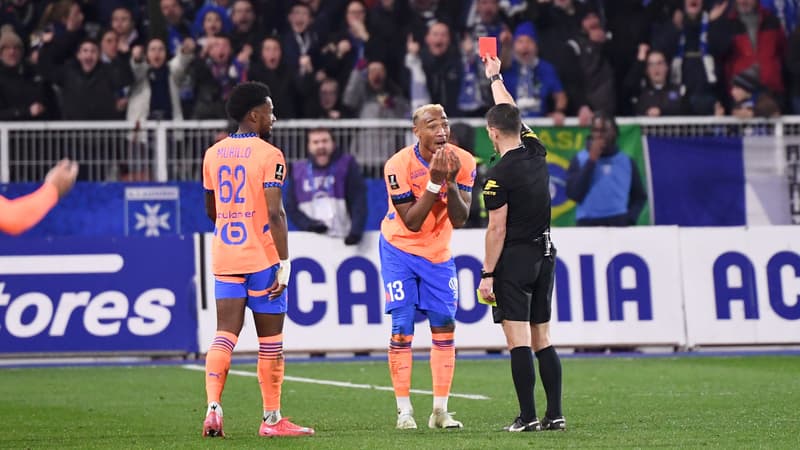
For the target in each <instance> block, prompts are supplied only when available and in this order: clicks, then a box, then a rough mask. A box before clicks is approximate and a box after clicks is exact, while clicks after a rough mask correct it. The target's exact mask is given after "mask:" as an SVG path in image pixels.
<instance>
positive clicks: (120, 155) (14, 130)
mask: <svg viewBox="0 0 800 450" xmlns="http://www.w3.org/2000/svg"><path fill="white" fill-rule="evenodd" d="M456 122H461V123H466V124H468V125H472V126H476V127H481V126H483V125H484V123H485V122H484V121H483V120H482V119H479V118H473V119H455V118H451V123H456ZM618 122H619V124H620V125H625V124H638V125H640V126H641V127H642V133H643V134H644V135H649V136H664V137H697V136H728V137H749V136H763V137H772V138H774V140H767V141H766V144H765V145H774V146H775V152H774V154H775V161H774V166H773V167H774V168H775V173H777V174H785V175H786V176H787V177H788V179H789V183H790V190H791V193H792V197H791V207H792V215H793V217H794V220H795V223H800V116H786V117H782V118H779V119H770V120H749V121H741V120H738V119H736V118H731V117H727V118H718V117H664V118H644V117H636V118H620V119H618ZM526 123H528V124H529V125H530V126H532V127H546V126H551V125H552V122H551V121H550V120H549V119H539V120H526ZM566 125H573V126H574V125H577V120H576V119H574V118H571V119H567V122H566ZM227 126H228V123H227V122H226V121H222V120H215V121H179V122H178V121H163V122H161V121H159V122H155V121H154V122H150V121H148V122H143V123H140V124H135V123H130V122H123V121H109V122H4V123H0V183H8V182H38V181H41V180H42V179H43V178H44V176H45V174H46V173H47V170H48V169H49V168H50V167H52V166H53V164H55V162H56V161H58V160H59V159H61V158H63V157H70V158H74V159H76V160H78V161H80V162H81V172H80V175H79V179H80V180H84V181H158V182H165V181H184V180H198V181H199V180H200V179H201V171H202V161H203V153H204V152H205V150H206V149H207V148H208V147H210V146H211V145H213V143H214V142H216V141H217V140H218V139H219V138H220V137H221V136H223V135H224V134H223V133H225V132H226V131H227ZM316 127H326V128H329V129H330V130H331V131H332V134H333V136H334V140H335V141H336V142H337V144H338V146H339V147H340V148H342V149H344V150H345V151H347V152H350V153H351V154H353V155H354V156H355V157H356V160H357V161H358V162H359V163H360V164H361V166H362V168H363V171H364V174H365V175H366V176H369V177H376V178H377V177H381V176H382V174H381V172H382V169H383V164H384V162H385V161H386V160H387V159H388V158H389V157H390V156H391V155H392V154H394V152H395V151H397V149H399V148H401V147H403V146H406V145H410V144H412V143H413V142H414V141H415V138H414V135H413V133H412V132H411V124H410V122H409V121H408V120H379V119H371V120H364V119H347V120H286V121H280V120H279V121H278V122H277V123H276V125H275V129H274V131H273V138H272V142H273V144H275V145H276V146H277V147H279V148H280V149H281V150H283V151H284V154H285V155H286V159H287V161H289V162H292V161H296V160H298V159H302V158H304V157H305V155H306V144H305V142H306V132H307V131H308V130H309V129H311V128H316ZM772 143H774V144H772Z"/></svg>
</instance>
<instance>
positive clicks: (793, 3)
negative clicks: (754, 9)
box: [761, 0, 800, 35]
mask: <svg viewBox="0 0 800 450" xmlns="http://www.w3.org/2000/svg"><path fill="white" fill-rule="evenodd" d="M761 7H762V8H764V9H766V10H767V11H769V12H770V13H772V14H773V15H774V16H775V17H777V18H778V20H779V21H780V22H781V26H782V27H783V32H784V33H785V34H786V35H790V34H792V33H793V32H794V30H796V29H797V23H798V20H800V1H798V0H761Z"/></svg>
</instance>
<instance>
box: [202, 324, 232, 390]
mask: <svg viewBox="0 0 800 450" xmlns="http://www.w3.org/2000/svg"><path fill="white" fill-rule="evenodd" d="M238 340H239V338H238V337H237V336H236V335H235V334H233V333H229V332H227V331H217V335H216V336H214V341H213V342H212V343H211V348H210V349H209V350H208V353H207V354H206V397H207V399H208V403H211V402H217V403H220V402H221V400H222V390H223V389H225V379H226V378H227V377H228V370H229V369H230V368H231V353H233V348H234V347H235V346H236V341H238Z"/></svg>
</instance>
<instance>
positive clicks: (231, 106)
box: [225, 81, 272, 123]
mask: <svg viewBox="0 0 800 450" xmlns="http://www.w3.org/2000/svg"><path fill="white" fill-rule="evenodd" d="M271 95H272V94H271V93H270V91H269V86H267V85H266V84H264V83H259V82H257V81H248V82H246V83H241V84H239V85H237V86H236V87H235V88H233V91H231V96H230V97H229V98H228V103H227V104H226V105H225V110H226V111H227V112H228V116H230V118H231V119H233V120H235V121H236V122H237V123H238V122H241V121H242V119H244V116H245V115H246V114H247V113H248V111H250V110H251V109H253V108H255V107H256V106H259V105H262V104H264V103H265V102H266V101H267V97H269V96H271Z"/></svg>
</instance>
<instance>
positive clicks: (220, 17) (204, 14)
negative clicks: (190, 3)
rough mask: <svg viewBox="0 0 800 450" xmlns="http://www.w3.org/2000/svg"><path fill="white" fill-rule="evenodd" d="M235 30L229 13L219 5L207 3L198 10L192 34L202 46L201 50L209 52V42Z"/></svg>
mask: <svg viewBox="0 0 800 450" xmlns="http://www.w3.org/2000/svg"><path fill="white" fill-rule="evenodd" d="M232 30H233V24H231V20H230V19H229V18H228V13H227V12H226V11H225V10H224V9H223V8H220V7H218V6H214V5H206V6H203V7H202V8H200V10H199V11H197V15H196V16H195V17H194V23H193V24H192V36H194V38H195V40H196V41H197V45H199V46H200V49H201V52H204V53H207V52H208V51H209V50H208V45H209V42H210V41H212V40H213V38H215V37H217V36H220V35H222V34H226V35H228V34H229V33H230V32H231V31H232Z"/></svg>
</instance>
